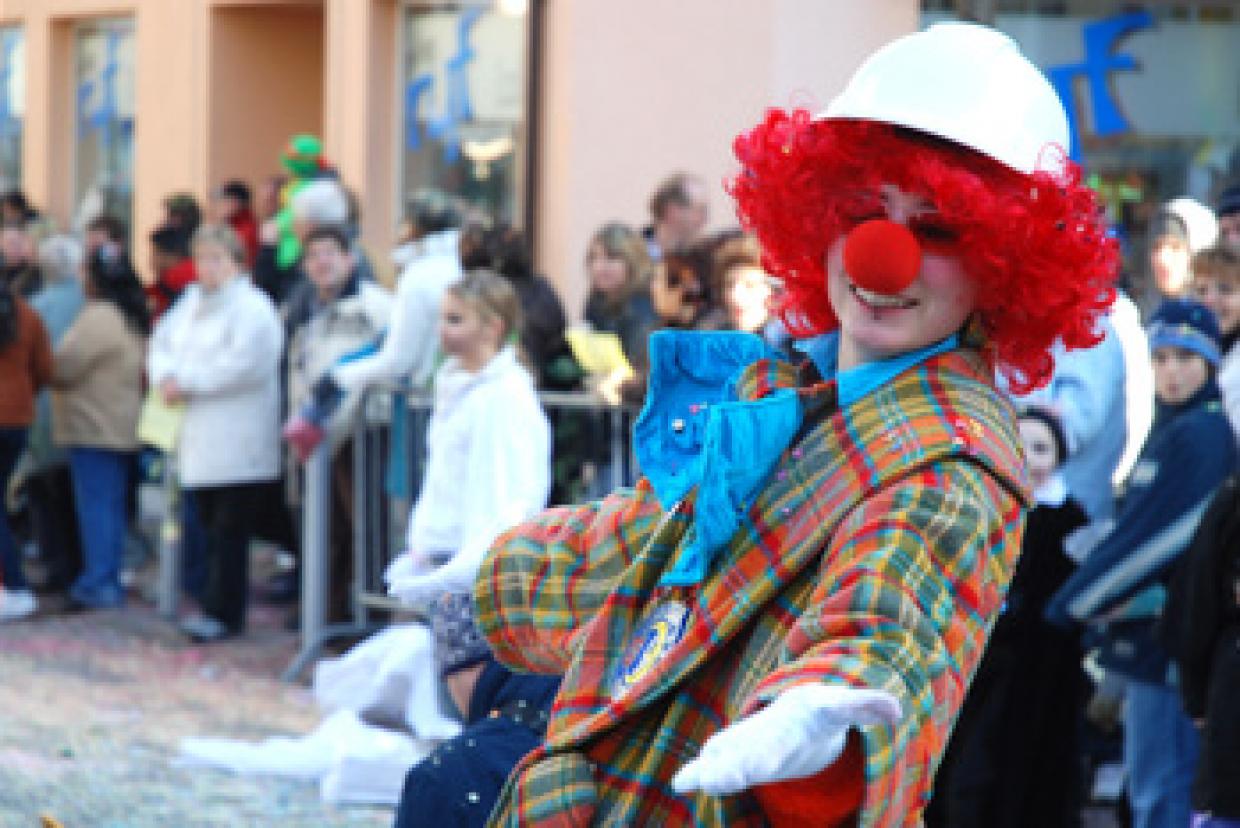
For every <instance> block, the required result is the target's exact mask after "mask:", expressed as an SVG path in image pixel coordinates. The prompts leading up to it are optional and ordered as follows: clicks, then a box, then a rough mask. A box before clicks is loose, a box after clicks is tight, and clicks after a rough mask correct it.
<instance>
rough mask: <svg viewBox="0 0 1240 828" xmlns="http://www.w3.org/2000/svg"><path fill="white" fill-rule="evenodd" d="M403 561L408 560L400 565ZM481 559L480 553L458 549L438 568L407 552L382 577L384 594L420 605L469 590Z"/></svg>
mask: <svg viewBox="0 0 1240 828" xmlns="http://www.w3.org/2000/svg"><path fill="white" fill-rule="evenodd" d="M482 551H486V550H485V549H483V550H482ZM403 558H409V559H410V561H409V562H408V563H403V564H402V563H401V560H402V559H403ZM481 560H482V556H481V553H477V554H474V553H471V552H469V551H466V550H462V551H460V552H457V553H456V554H455V555H453V556H452V557H451V558H450V559H449V560H448V561H447V562H446V563H444V564H443V565H442V566H434V565H432V564H430V563H429V562H425V561H424V559H422V558H421V556H419V555H414V554H411V553H408V552H407V553H405V554H404V555H401V556H400V558H397V559H396V560H395V561H393V562H392V563H391V565H389V566H388V569H387V572H385V573H384V574H383V577H384V579H385V580H386V581H387V585H388V595H391V596H392V597H393V598H398V599H400V600H401V601H403V602H405V603H406V604H413V605H421V604H425V603H427V602H428V601H432V600H434V599H435V598H438V597H439V596H440V595H442V594H443V593H445V592H469V591H470V590H472V589H473V586H474V580H475V579H476V578H477V577H478V565H479V564H480V563H481Z"/></svg>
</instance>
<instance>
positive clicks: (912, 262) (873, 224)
mask: <svg viewBox="0 0 1240 828" xmlns="http://www.w3.org/2000/svg"><path fill="white" fill-rule="evenodd" d="M844 269H845V270H847V271H848V278H850V279H852V282H853V284H855V285H856V286H857V287H860V288H864V289H866V290H872V291H874V292H875V293H883V294H888V295H894V294H897V293H899V292H900V291H902V290H904V289H905V288H906V287H908V286H909V285H911V284H912V283H913V280H914V279H916V278H917V272H918V271H919V270H921V245H919V244H918V243H917V238H916V237H915V236H914V235H913V234H912V232H911V231H910V230H909V229H908V228H907V227H905V226H904V225H903V224H897V223H896V222H894V221H889V220H888V219H871V220H870V221H867V222H864V223H862V224H858V225H857V226H856V227H854V228H853V230H852V232H851V233H849V234H848V238H847V239H845V240H844Z"/></svg>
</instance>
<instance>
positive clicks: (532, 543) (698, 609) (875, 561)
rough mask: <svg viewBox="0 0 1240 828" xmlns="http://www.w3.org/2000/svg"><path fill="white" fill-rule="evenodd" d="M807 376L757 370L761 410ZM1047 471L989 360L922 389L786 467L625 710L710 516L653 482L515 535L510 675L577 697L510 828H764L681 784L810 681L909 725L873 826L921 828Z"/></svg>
mask: <svg viewBox="0 0 1240 828" xmlns="http://www.w3.org/2000/svg"><path fill="white" fill-rule="evenodd" d="M795 375H796V372H795V369H793V368H792V367H791V366H788V365H787V364H785V363H778V362H768V361H762V362H759V363H756V364H755V365H753V366H750V368H748V369H746V373H745V375H744V376H743V378H742V380H741V382H740V391H741V396H742V398H757V397H760V396H762V395H763V393H764V392H769V391H770V390H771V389H772V388H774V387H786V386H788V385H793V384H795V381H796V376H795ZM1024 473H1025V472H1024V461H1023V458H1022V456H1021V454H1020V450H1019V448H1018V439H1017V433H1016V428H1015V421H1014V416H1013V412H1012V410H1011V408H1010V406H1009V404H1008V403H1007V401H1006V399H1005V398H1004V397H1002V396H1001V395H1000V394H999V393H998V392H997V391H996V390H995V388H994V384H993V381H992V374H991V370H990V369H989V368H988V367H987V365H986V364H985V362H984V360H983V359H982V357H981V356H980V354H979V353H978V352H976V351H973V350H969V349H964V348H960V349H956V350H953V351H949V352H947V353H945V354H941V355H939V356H936V357H932V358H931V359H929V360H927V361H925V362H923V363H921V364H920V365H917V366H915V367H914V368H912V369H909V370H908V371H906V372H904V373H903V374H900V375H899V376H897V377H896V378H895V380H893V381H892V382H890V383H889V384H888V385H886V386H883V387H881V388H879V389H878V390H877V391H874V392H872V393H871V394H869V395H867V396H865V397H863V398H862V399H861V400H859V401H857V402H855V403H853V404H851V405H849V406H848V407H846V408H845V409H843V410H838V409H837V410H835V411H834V412H833V413H831V414H829V415H828V416H826V417H825V418H823V419H821V420H819V421H818V422H817V423H816V425H814V426H813V428H812V429H811V430H810V431H808V432H807V433H806V435H805V436H804V437H803V438H802V439H801V440H800V441H799V442H797V443H796V444H795V445H794V446H793V447H792V448H790V449H789V450H788V451H787V452H785V454H784V456H783V457H782V458H781V459H780V461H779V464H778V466H777V467H776V472H775V473H774V474H772V475H771V476H770V478H769V479H768V482H767V483H766V484H765V485H764V487H763V489H762V491H761V492H760V493H759V494H758V496H757V497H756V499H755V500H754V502H753V503H752V504H751V505H750V507H749V512H748V516H747V519H746V520H745V521H744V522H743V523H742V526H741V528H740V529H739V530H738V531H737V532H736V534H735V535H734V536H733V538H732V539H731V540H730V541H729V542H728V544H727V545H726V547H725V548H724V549H722V550H721V551H720V552H719V554H718V557H717V558H716V559H715V561H714V564H713V565H712V568H711V570H710V572H709V573H708V575H707V577H706V580H705V581H704V582H703V583H702V584H700V585H699V586H698V587H697V588H695V589H694V590H693V591H692V592H691V594H689V595H687V596H685V597H684V598H683V600H684V602H685V603H686V604H687V605H688V606H689V608H690V610H691V615H690V617H689V621H688V624H687V628H686V630H685V632H684V635H683V638H682V639H681V640H680V641H679V643H678V644H676V645H674V647H673V649H672V650H671V651H670V652H668V653H667V654H666V655H665V656H664V657H663V658H662V659H661V660H660V661H659V662H658V663H657V664H655V666H654V667H653V668H652V669H651V670H650V671H649V672H648V673H646V674H645V675H643V676H642V677H641V678H640V679H639V680H638V681H637V683H636V684H633V685H631V686H629V687H627V688H626V689H625V690H624V691H623V692H620V693H618V694H613V693H612V692H611V691H610V688H611V687H612V683H613V681H614V679H615V676H616V674H617V671H618V670H620V669H621V667H620V663H621V661H622V659H623V657H624V653H625V650H626V647H627V646H628V645H629V644H630V642H631V641H632V639H633V637H634V632H635V628H636V627H637V625H638V624H639V622H640V621H641V620H642V618H643V617H644V615H645V614H646V613H648V612H650V611H651V610H652V609H653V608H655V607H657V606H658V605H659V603H660V601H662V600H664V599H665V598H666V596H665V595H664V594H663V593H664V589H663V588H659V587H658V582H659V578H660V575H661V573H662V572H663V571H664V570H665V568H666V567H667V566H668V565H669V564H670V562H671V561H672V560H673V559H674V556H675V555H676V554H677V551H678V548H679V546H680V544H681V542H682V540H683V538H684V537H685V534H686V528H687V526H688V525H689V523H690V519H689V513H688V509H686V508H685V507H684V506H676V507H673V508H670V509H665V508H663V506H662V505H661V504H659V503H658V502H657V500H656V499H655V497H654V493H653V490H652V489H651V487H650V485H649V483H648V482H647V481H645V480H643V481H642V482H640V483H639V484H638V486H637V487H636V488H635V489H633V490H628V491H622V492H618V493H615V494H613V495H611V496H609V497H607V498H605V499H603V500H601V501H598V502H595V503H592V504H589V505H584V506H571V507H563V508H557V509H552V510H549V511H547V512H545V513H543V514H542V515H541V516H539V517H538V518H536V519H534V520H533V521H531V522H529V523H526V524H524V525H522V526H519V527H517V528H515V529H513V530H511V531H509V532H508V533H506V534H505V535H503V536H501V537H500V538H499V539H498V540H497V541H496V543H495V544H494V546H493V547H492V549H491V551H490V553H489V554H488V556H487V559H486V560H485V562H484V563H483V566H482V569H481V572H480V574H479V580H478V581H477V583H476V586H475V601H476V620H477V622H478V624H479V626H480V628H481V629H482V631H483V633H484V634H485V635H486V637H487V638H488V640H489V641H490V643H491V645H492V647H493V648H494V650H495V652H496V655H497V657H498V658H499V659H500V660H501V661H503V662H504V663H506V664H508V665H510V666H512V667H513V668H516V669H520V670H527V671H534V672H547V673H560V672H563V673H564V680H563V684H562V686H561V689H560V693H559V696H558V697H557V700H556V703H555V706H554V708H553V711H552V719H551V723H550V726H549V728H548V730H547V735H546V738H545V741H544V743H543V744H542V745H541V746H540V747H539V748H538V749H536V750H535V751H533V752H531V753H530V754H529V755H527V756H526V757H525V758H524V759H523V760H522V761H521V763H520V764H519V765H518V766H517V767H516V769H515V770H514V771H513V774H512V775H511V776H510V778H509V780H508V784H507V786H506V788H505V790H504V793H503V794H502V795H501V797H500V801H499V803H498V804H497V805H496V809H495V811H494V812H493V814H492V816H491V825H496V826H515V825H522V826H568V825H590V824H596V825H626V826H627V825H729V826H758V825H764V824H766V820H765V818H764V816H763V814H762V812H761V810H760V809H759V807H758V804H757V800H756V798H755V797H754V796H752V795H751V794H749V793H748V792H743V793H741V794H738V795H734V796H724V797H714V796H708V795H706V794H700V793H699V794H696V795H689V796H679V795H677V794H675V793H674V792H673V791H672V789H671V784H670V783H671V778H672V776H673V775H674V774H675V772H676V771H677V770H678V769H679V768H680V767H681V766H683V765H684V764H685V763H686V762H688V761H689V760H690V759H692V758H693V757H694V756H696V755H697V753H698V751H699V750H700V749H701V746H702V744H703V742H705V741H706V739H707V738H708V737H709V736H710V735H711V734H713V733H715V732H716V731H718V730H719V729H720V728H722V727H724V726H725V725H727V724H728V723H729V722H732V721H734V720H736V719H737V718H738V717H741V716H744V715H746V714H747V713H749V712H752V711H754V710H755V709H757V708H759V707H761V706H762V705H763V704H765V703H767V702H769V701H770V700H771V699H773V698H774V697H775V696H776V695H778V694H779V693H780V692H782V691H783V690H785V689H787V688H789V687H792V686H795V685H798V684H805V683H826V684H846V685H850V686H857V687H872V688H880V689H883V690H886V691H888V692H890V693H892V694H893V695H894V696H895V697H896V698H898V699H899V700H900V702H901V705H902V707H903V711H904V719H903V721H902V722H901V723H900V725H899V726H898V727H896V728H894V729H893V728H891V727H888V726H879V727H867V728H864V729H863V731H862V733H863V737H864V739H863V751H864V754H865V777H866V786H865V797H864V804H863V806H862V812H861V814H860V825H862V826H881V827H882V828H888V827H889V826H905V825H920V824H921V816H920V814H921V811H922V809H923V807H924V805H925V803H926V802H927V800H928V799H929V794H930V787H931V783H932V781H933V775H934V770H935V768H936V766H937V763H938V760H939V758H940V757H941V755H942V752H943V750H944V748H945V745H946V741H947V737H948V735H949V733H950V730H951V727H952V724H953V722H954V720H955V717H956V714H957V712H958V710H959V708H960V704H961V701H962V699H963V697H964V693H965V690H966V688H967V686H968V683H969V680H970V678H971V676H972V673H973V670H974V668H975V666H976V665H977V662H978V658H979V656H980V654H981V650H982V648H983V645H984V643H985V640H986V636H987V634H988V632H989V629H990V626H991V622H992V621H993V619H994V617H995V615H996V614H997V612H998V610H999V607H1000V604H1001V602H1002V600H1003V596H1004V593H1005V591H1006V587H1007V583H1008V580H1009V578H1010V576H1011V572H1012V569H1013V566H1014V564H1015V559H1016V556H1017V554H1018V552H1019V549H1020V542H1021V536H1022V534H1023V529H1024V513H1025V508H1026V505H1027V504H1028V502H1029V497H1028V484H1027V482H1026V480H1025V477H1024Z"/></svg>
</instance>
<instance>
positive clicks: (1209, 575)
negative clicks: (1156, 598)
mask: <svg viewBox="0 0 1240 828" xmlns="http://www.w3.org/2000/svg"><path fill="white" fill-rule="evenodd" d="M1237 486H1240V481H1237V479H1236V478H1234V477H1233V478H1232V479H1230V480H1229V481H1228V482H1227V483H1226V484H1224V485H1223V487H1222V488H1220V489H1219V491H1218V494H1217V495H1215V497H1214V500H1213V501H1211V503H1210V507H1209V508H1208V509H1207V510H1206V513H1205V515H1204V516H1202V518H1201V525H1200V526H1199V527H1198V529H1197V533H1196V535H1194V537H1193V542H1192V545H1191V546H1190V547H1189V549H1188V552H1186V553H1185V555H1184V560H1183V562H1182V564H1181V565H1180V567H1179V569H1178V570H1177V572H1176V574H1175V577H1174V579H1173V580H1172V583H1171V588H1170V589H1169V590H1168V597H1167V606H1166V608H1165V610H1164V614H1163V627H1162V633H1163V643H1164V645H1165V646H1166V647H1167V651H1168V652H1169V653H1170V654H1171V656H1172V658H1174V659H1175V660H1176V663H1177V664H1178V665H1179V668H1180V693H1181V695H1182V696H1183V697H1184V708H1185V710H1186V711H1187V712H1188V715H1189V716H1191V717H1193V718H1201V717H1203V716H1205V714H1206V693H1207V689H1208V687H1209V681H1210V668H1211V666H1212V662H1213V659H1214V648H1215V644H1216V642H1217V640H1218V634H1219V631H1220V630H1221V629H1222V628H1223V626H1224V625H1225V623H1226V615H1227V604H1226V602H1225V597H1226V596H1225V593H1226V592H1227V591H1228V590H1229V589H1230V588H1231V584H1230V583H1229V582H1228V579H1227V577H1226V575H1227V573H1226V567H1225V565H1224V564H1225V556H1226V555H1227V554H1228V553H1229V552H1232V549H1231V548H1230V547H1229V546H1228V545H1227V544H1228V542H1229V539H1230V540H1231V542H1233V543H1234V541H1235V538H1234V537H1232V534H1230V533H1229V532H1228V530H1231V531H1232V532H1234V531H1235V527H1240V511H1238V510H1237V507H1240V499H1238V498H1237V491H1238V489H1237Z"/></svg>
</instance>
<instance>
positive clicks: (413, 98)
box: [405, 8, 484, 164]
mask: <svg viewBox="0 0 1240 828" xmlns="http://www.w3.org/2000/svg"><path fill="white" fill-rule="evenodd" d="M483 13H484V11H483V9H481V8H471V9H466V10H465V11H462V12H461V14H460V17H459V18H458V19H457V24H456V52H455V53H454V54H453V55H452V56H451V57H450V58H448V59H447V60H446V61H444V66H443V73H444V84H445V94H444V108H443V112H442V113H441V114H440V115H438V116H437V117H434V118H432V119H431V120H430V121H429V122H428V123H427V125H426V132H427V134H428V135H429V136H430V137H431V138H434V139H435V140H437V141H439V143H440V146H441V147H442V148H443V157H444V161H446V162H447V163H449V164H452V163H455V162H456V160H457V159H458V158H460V155H461V133H460V126H461V124H463V123H466V122H468V121H471V120H473V117H474V104H473V98H472V95H471V94H470V89H469V65H470V64H471V63H473V61H474V59H475V58H476V57H477V56H478V52H477V50H476V49H474V46H473V44H472V43H471V42H470V35H471V34H472V33H473V28H474V25H475V24H476V23H477V22H478V20H479V19H481V17H482V15H483ZM434 84H435V79H434V76H433V75H432V74H431V73H429V72H425V73H423V74H421V75H418V76H417V77H415V78H413V80H411V81H409V83H408V84H407V85H406V86H405V146H406V147H407V148H408V149H409V150H411V151H416V150H417V149H419V148H420V147H421V146H422V139H421V134H420V129H421V127H420V125H419V123H418V111H419V109H420V107H421V105H422V101H423V99H424V98H425V97H426V96H427V95H428V94H429V92H430V89H431V88H432V87H433V86H434Z"/></svg>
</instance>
